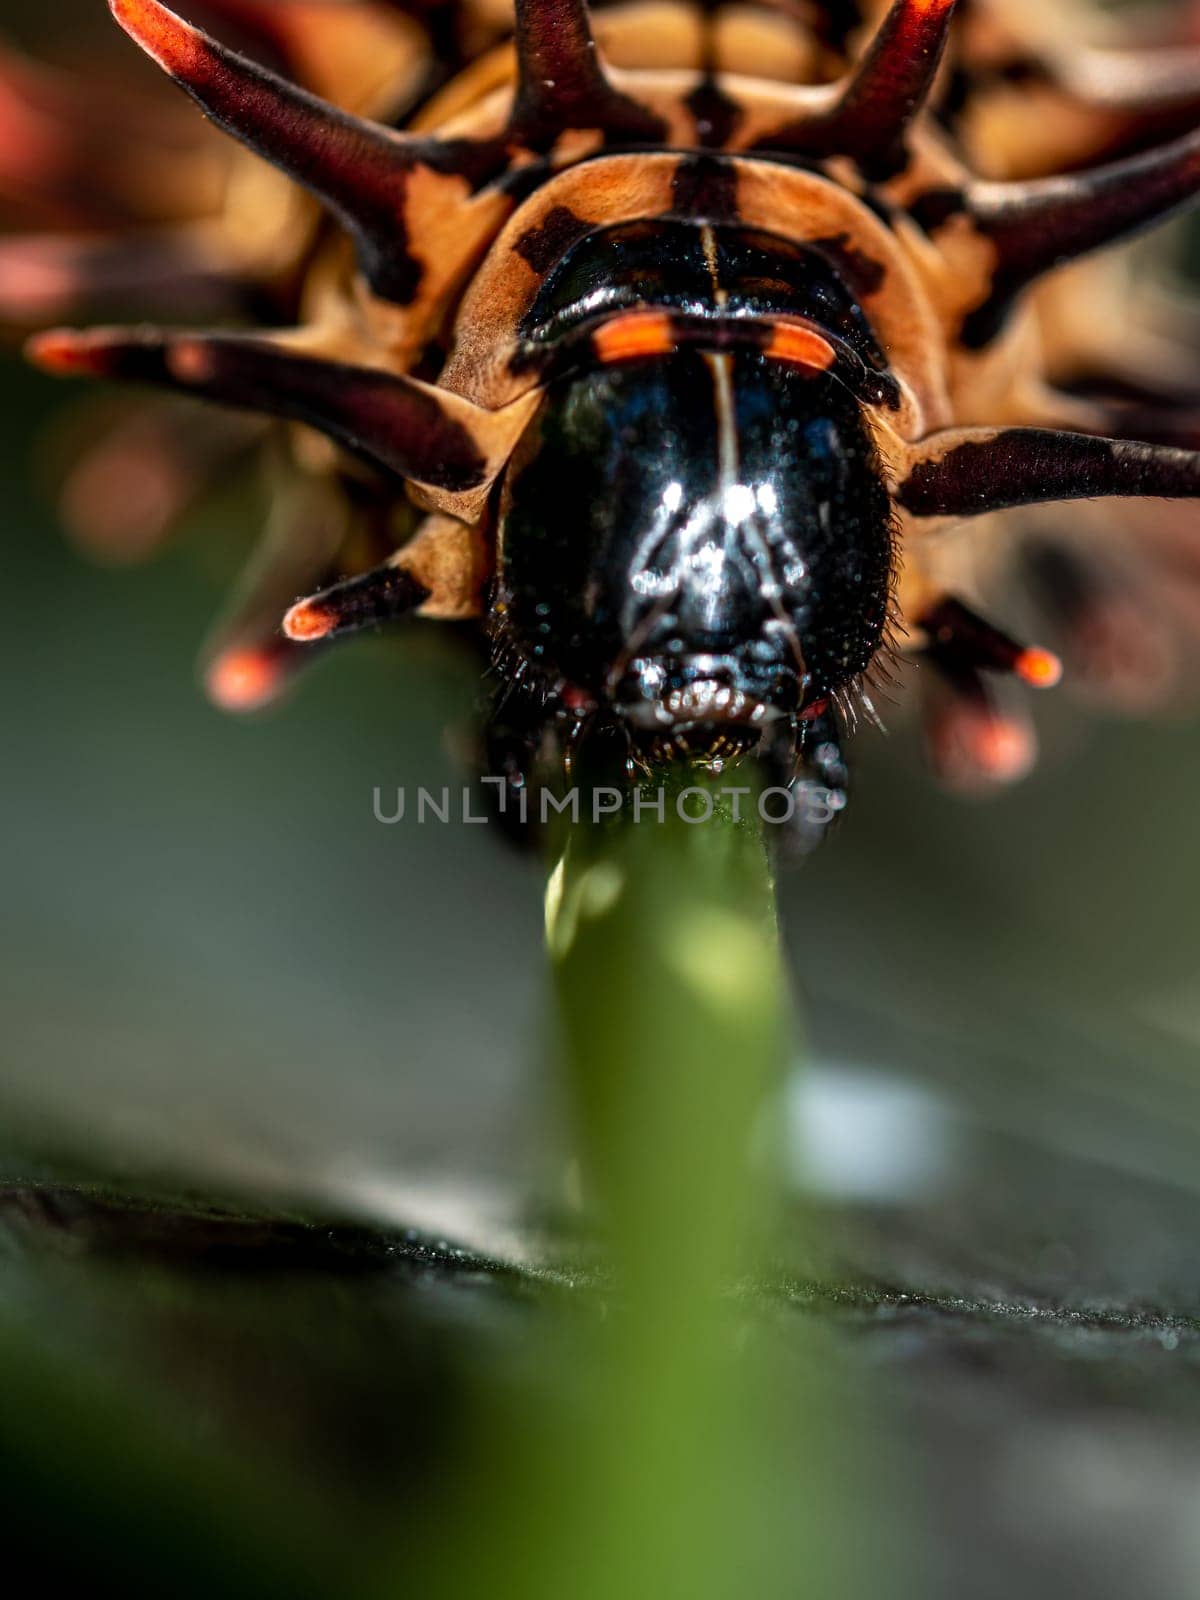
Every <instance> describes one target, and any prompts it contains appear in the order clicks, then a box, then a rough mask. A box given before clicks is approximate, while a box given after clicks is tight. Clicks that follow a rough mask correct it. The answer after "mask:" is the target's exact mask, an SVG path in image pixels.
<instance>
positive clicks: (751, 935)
mask: <svg viewBox="0 0 1200 1600" xmlns="http://www.w3.org/2000/svg"><path fill="white" fill-rule="evenodd" d="M748 781H749V780H748V779H746V778H744V777H738V778H726V779H723V780H722V779H715V778H708V779H704V780H701V779H698V778H697V777H696V776H695V775H694V774H691V773H686V772H685V773H671V774H668V775H665V777H664V780H663V785H662V786H663V788H664V789H665V791H666V803H665V806H664V808H663V809H664V819H663V820H662V821H661V822H660V821H658V820H657V819H656V818H654V816H653V815H652V813H650V812H649V811H647V810H644V811H643V813H642V817H641V820H640V821H635V820H633V818H632V817H631V815H630V814H629V813H628V812H627V813H626V814H624V815H623V816H622V817H621V818H620V820H618V821H615V822H613V823H609V824H608V825H587V824H583V825H579V826H577V827H575V828H574V829H573V830H572V831H571V833H570V836H569V838H568V839H567V840H566V843H565V847H564V849H563V851H562V854H561V857H560V859H559V860H558V862H557V864H556V865H555V867H554V870H553V873H552V875H551V879H550V886H549V893H548V907H547V937H548V948H549V953H550V958H551V962H552V968H553V974H554V984H555V991H556V995H557V1000H558V1008H559V1017H560V1025H561V1032H562V1053H563V1059H564V1064H565V1069H566V1074H567V1084H568V1089H569V1097H570V1104H571V1107H572V1111H573V1123H574V1130H575V1135H576V1138H577V1141H578V1148H579V1153H580V1158H581V1165H582V1170H583V1176H584V1188H585V1193H586V1194H587V1196H588V1199H589V1201H590V1204H591V1206H592V1207H593V1208H594V1212H595V1214H596V1216H597V1218H598V1220H599V1222H600V1225H601V1228H602V1230H603V1236H604V1241H605V1245H606V1248H607V1251H608V1258H609V1260H610V1262H611V1269H612V1273H613V1286H614V1299H615V1309H614V1314H613V1317H612V1319H611V1327H610V1330H609V1338H608V1341H607V1346H606V1348H605V1349H604V1350H603V1351H602V1352H601V1354H600V1359H599V1360H598V1363H597V1370H596V1374H595V1378H596V1381H597V1382H598V1384H599V1385H600V1386H601V1387H600V1391H599V1392H600V1394H601V1395H602V1397H603V1398H602V1401H601V1404H600V1406H599V1408H598V1414H599V1418H600V1420H599V1422H598V1424H597V1426H596V1428H595V1430H594V1432H593V1434H592V1436H591V1437H590V1438H588V1439H587V1440H586V1449H587V1451H588V1452H589V1453H590V1461H589V1463H588V1468H589V1471H588V1476H589V1478H590V1488H589V1492H588V1500H589V1501H590V1504H591V1516H590V1522H589V1525H588V1527H589V1529H590V1533H591V1538H590V1540H588V1541H587V1542H589V1543H590V1544H591V1546H592V1554H591V1556H590V1558H589V1560H588V1561H587V1562H584V1563H581V1577H580V1584H581V1590H577V1591H576V1592H582V1593H584V1594H588V1595H592V1594H594V1595H595V1596H596V1597H597V1600H599V1597H600V1596H611V1595H614V1594H622V1593H630V1594H646V1595H654V1596H656V1597H660V1600H661V1597H664V1596H675V1595H678V1596H680V1597H681V1600H682V1597H683V1596H687V1597H688V1600H705V1597H709V1596H711V1597H713V1600H716V1597H718V1596H726V1595H732V1594H734V1593H736V1592H742V1593H750V1592H755V1593H760V1594H763V1593H766V1592H768V1590H767V1588H765V1587H757V1588H756V1587H755V1585H753V1584H750V1585H749V1587H746V1585H747V1581H748V1577H749V1573H750V1570H751V1569H752V1568H754V1567H756V1566H757V1567H758V1568H759V1576H758V1580H757V1582H758V1583H759V1584H760V1585H767V1584H769V1583H770V1578H769V1574H768V1572H767V1570H765V1569H764V1565H763V1563H764V1560H765V1563H766V1567H768V1568H769V1566H770V1554H769V1550H768V1549H767V1548H766V1547H767V1546H768V1545H769V1543H770V1541H769V1539H765V1538H761V1537H760V1536H759V1534H756V1532H755V1529H756V1527H757V1526H758V1525H757V1522H756V1515H755V1512H756V1506H755V1500H756V1499H757V1497H758V1490H759V1489H761V1486H762V1481H763V1479H764V1477H765V1476H769V1475H770V1474H769V1471H767V1470H766V1463H765V1461H764V1460H763V1452H764V1451H765V1450H766V1448H767V1445H766V1437H767V1433H768V1431H769V1429H767V1427H766V1421H767V1419H766V1417H765V1415H764V1414H763V1411H762V1409H761V1407H760V1405H759V1402H760V1401H761V1400H762V1399H763V1398H764V1397H763V1394H762V1392H761V1391H762V1385H761V1383H756V1380H759V1379H761V1378H762V1376H763V1375H762V1374H761V1373H755V1372H754V1371H753V1370H752V1367H753V1363H752V1362H749V1361H741V1362H739V1361H738V1360H736V1359H734V1356H733V1350H734V1347H735V1345H736V1338H735V1334H736V1327H735V1321H736V1316H737V1312H736V1308H735V1303H734V1301H733V1299H732V1296H731V1290H732V1289H733V1287H734V1285H735V1284H736V1283H737V1281H738V1280H739V1279H743V1280H744V1279H745V1278H746V1277H747V1276H748V1275H749V1274H750V1273H752V1271H753V1268H754V1267H755V1266H756V1265H757V1264H758V1261H759V1259H760V1255H761V1252H762V1250H763V1247H764V1244H765V1242H766V1240H767V1237H768V1236H769V1233H770V1229H771V1224H772V1221H773V1202H774V1197H773V1194H772V1186H771V1183H770V1175H769V1171H768V1169H767V1164H766V1160H765V1151H764V1150H763V1149H762V1148H761V1145H762V1141H761V1139H756V1135H757V1134H758V1133H759V1132H760V1130H761V1129H762V1126H763V1121H764V1117H763V1113H764V1108H765V1106H766V1104H767V1101H768V1097H769V1095H770V1092H771V1090H772V1089H773V1088H775V1087H776V1085H777V1084H778V1083H779V1080H780V1077H781V1073H782V1070H783V1066H784V1064H785V1060H786V1052H787V1046H788V1042H789V1038H790V1032H791V1020H790V1014H789V1008H788V1002H787V986H786V982H785V979H784V973H783V963H782V960H781V955H780V949H779V939H778V930H777V925H776V915H775V900H774V885H773V881H772V875H771V869H770V863H769V861H768V857H767V851H766V847H765V842H764V838H763V831H764V830H763V827H762V825H761V823H760V821H759V818H758V813H757V806H756V798H757V797H756V794H746V795H742V796H740V797H739V800H738V809H739V810H740V813H741V818H740V820H735V815H734V803H733V801H732V799H731V798H730V797H729V796H728V795H726V794H722V793H721V792H720V791H721V790H722V789H723V788H725V787H726V786H728V785H730V784H734V783H740V784H743V785H744V784H746V783H747V782H748ZM685 789H690V790H692V791H693V792H692V793H691V794H689V795H687V796H686V797H685V802H684V803H685V805H686V806H687V808H688V809H689V810H690V812H691V814H692V815H693V816H700V815H704V814H705V813H707V812H708V811H709V809H710V805H711V816H710V817H708V819H707V820H704V821H699V822H695V821H687V820H684V818H683V817H682V816H681V814H680V810H679V806H678V803H677V802H678V799H679V796H680V793H681V791H683V790H685ZM658 792H660V791H659V787H658V780H657V779H656V781H655V785H654V789H653V791H652V793H653V794H657V793H658ZM756 1145H757V1146H758V1147H759V1148H758V1149H757V1151H756ZM758 1509H759V1510H761V1505H760V1506H759V1507H758ZM586 1531H587V1530H581V1532H586Z"/></svg>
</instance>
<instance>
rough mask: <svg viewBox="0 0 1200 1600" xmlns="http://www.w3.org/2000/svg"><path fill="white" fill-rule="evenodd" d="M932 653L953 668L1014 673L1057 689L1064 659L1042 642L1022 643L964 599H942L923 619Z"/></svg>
mask: <svg viewBox="0 0 1200 1600" xmlns="http://www.w3.org/2000/svg"><path fill="white" fill-rule="evenodd" d="M921 627H922V628H923V630H924V631H925V634H926V635H927V637H928V639H929V654H930V655H931V656H932V657H933V658H934V660H935V661H937V662H938V663H939V664H941V665H943V666H944V667H946V668H949V669H952V670H970V671H972V672H1002V673H1011V674H1012V675H1013V676H1014V677H1017V678H1020V680H1021V681H1022V683H1026V684H1028V685H1029V687H1030V688H1031V689H1053V688H1054V687H1055V686H1056V685H1057V684H1058V683H1059V682H1060V681H1061V679H1062V662H1061V661H1060V660H1059V659H1058V657H1057V656H1056V655H1055V654H1054V653H1053V651H1050V650H1045V649H1043V648H1042V647H1041V646H1030V645H1023V644H1019V643H1018V642H1017V641H1016V640H1015V639H1013V638H1010V637H1009V635H1008V634H1007V633H1005V632H1003V630H1002V629H1000V628H997V627H996V626H995V624H994V623H991V622H989V621H988V620H987V619H986V618H985V617H981V616H980V615H979V614H978V612H975V611H972V610H971V608H970V607H969V606H966V605H964V604H963V602H962V601H961V600H955V599H953V598H950V599H946V600H943V601H941V602H940V604H938V605H937V606H935V607H934V609H933V610H932V611H930V612H928V613H927V614H926V615H925V616H924V617H922V619H921Z"/></svg>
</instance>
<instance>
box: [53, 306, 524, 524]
mask: <svg viewBox="0 0 1200 1600" xmlns="http://www.w3.org/2000/svg"><path fill="white" fill-rule="evenodd" d="M28 353H29V356H30V359H31V360H32V361H33V362H34V363H35V364H36V365H38V366H40V367H42V368H43V370H45V371H47V372H51V373H54V374H58V375H80V376H88V377H101V378H118V379H128V380H130V381H133V382H137V383H152V384H161V385H165V386H167V387H169V388H173V389H179V390H182V391H184V392H186V393H189V394H195V395H199V396H201V397H203V398H204V399H207V400H214V401H217V402H219V403H221V404H224V405H228V406H233V407H236V408H238V409H241V410H249V411H259V412H265V413H266V414H267V415H269V416H276V417H283V418H286V419H287V420H288V421H291V422H303V423H307V424H308V425H309V426H310V427H313V428H316V429H318V430H319V431H320V432H322V433H326V434H328V435H329V436H330V438H332V439H335V440H336V441H337V442H338V443H339V444H341V445H343V446H344V447H345V448H346V449H347V450H350V451H351V452H353V453H354V454H356V455H358V456H360V457H362V458H363V459H365V460H367V461H368V462H370V463H371V464H372V465H373V466H375V467H378V468H381V469H382V470H383V471H385V472H389V473H393V474H397V475H398V476H400V477H403V478H409V479H412V480H414V481H415V482H418V483H423V484H427V485H429V486H430V487H432V488H437V489H447V490H451V491H454V492H459V491H463V490H468V489H474V488H478V487H479V486H481V485H483V484H485V483H486V482H487V481H488V479H489V475H490V474H491V473H492V471H493V468H492V467H491V465H490V463H489V459H488V453H487V443H488V440H487V436H486V435H487V430H488V428H489V426H490V425H492V424H493V423H494V419H495V418H496V417H497V416H499V415H501V414H499V413H492V412H486V411H481V410H480V409H479V408H478V407H477V406H474V405H472V404H470V402H469V401H466V400H462V399H460V397H459V396H457V395H454V394H451V393H449V392H448V391H446V390H444V389H437V388H435V387H433V386H432V385H431V384H427V383H421V382H419V381H418V380H417V379H415V378H408V377H403V376H399V375H395V374H392V373H387V372H379V371H375V370H373V369H369V368H365V367H353V366H346V365H343V364H342V363H340V362H336V361H326V360H322V359H319V358H316V357H313V356H308V355H301V354H296V353H294V352H293V351H291V350H289V349H287V348H286V346H285V345H284V344H282V343H280V342H275V341H273V340H271V339H264V338H253V337H250V336H240V335H236V334H208V335H204V334H191V333H173V332H169V331H166V330H164V329H155V328H148V329H127V328H92V329H87V330H85V331H82V332H74V331H71V330H64V329H58V330H54V331H51V332H48V333H44V334H39V335H37V336H36V337H35V338H33V339H32V340H31V341H30V343H29V346H28Z"/></svg>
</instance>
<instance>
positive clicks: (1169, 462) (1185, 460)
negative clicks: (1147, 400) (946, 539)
mask: <svg viewBox="0 0 1200 1600" xmlns="http://www.w3.org/2000/svg"><path fill="white" fill-rule="evenodd" d="M1107 497H1113V498H1121V499H1131V498H1137V497H1145V498H1150V499H1166V500H1189V499H1195V498H1197V497H1200V452H1196V451H1191V450H1176V449H1173V448H1171V447H1170V446H1168V445H1152V444H1140V443H1132V442H1130V441H1128V440H1124V439H1103V438H1097V437H1095V436H1093V435H1091V434H1082V433H1057V432H1055V431H1054V430H1053V429H1043V428H1005V429H994V428H951V429H947V430H946V431H945V432H944V433H937V434H933V435H931V436H930V437H929V438H928V439H926V440H923V441H922V442H921V443H920V444H919V445H916V446H914V447H913V450H912V453H911V456H910V464H909V473H908V477H907V478H906V479H905V481H904V482H903V483H901V484H900V486H899V488H898V489H897V490H896V500H897V502H898V503H899V505H901V506H902V507H903V508H904V510H906V511H908V512H910V513H911V514H912V515H913V516H917V517H976V516H982V515H983V514H984V513H986V512H989V511H1008V510H1011V509H1013V508H1014V507H1017V506H1033V505H1048V504H1051V503H1054V502H1056V501H1066V500H1092V499H1103V498H1107Z"/></svg>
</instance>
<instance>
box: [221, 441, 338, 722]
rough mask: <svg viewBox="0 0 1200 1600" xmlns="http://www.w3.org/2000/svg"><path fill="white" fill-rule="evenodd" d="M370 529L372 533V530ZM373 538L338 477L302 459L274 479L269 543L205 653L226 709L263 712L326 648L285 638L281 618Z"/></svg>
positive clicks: (247, 574)
mask: <svg viewBox="0 0 1200 1600" xmlns="http://www.w3.org/2000/svg"><path fill="white" fill-rule="evenodd" d="M364 536H366V537H364ZM364 543H366V544H367V545H368V547H369V544H370V540H369V534H368V530H367V528H366V526H365V525H364V516H363V511H362V509H360V508H356V507H355V506H353V505H352V504H351V503H350V501H349V500H348V499H347V498H346V496H345V494H344V493H343V492H342V490H341V488H340V487H339V485H338V483H337V480H336V479H335V478H333V477H331V476H329V475H327V474H324V473H319V474H318V473H307V472H302V471H300V470H299V469H297V468H296V467H295V466H294V465H291V466H289V467H288V468H287V469H286V470H284V471H282V472H281V473H280V475H279V477H278V479H277V481H276V483H275V485H274V494H273V497H272V501H271V511H270V516H269V519H268V522H267V528H266V532H265V534H264V537H263V539H262V542H261V543H260V545H259V546H258V548H257V549H256V550H255V552H254V554H253V555H252V556H251V558H250V562H249V564H248V566H247V568H246V571H245V572H244V573H243V575H242V578H241V580H240V582H239V584H238V587H237V593H236V595H235V597H234V599H233V601H232V604H231V605H230V607H229V610H228V611H227V612H226V613H225V614H224V615H223V616H222V617H221V618H220V619H219V620H218V622H217V624H216V627H215V628H214V630H213V634H212V636H211V638H210V639H209V640H208V641H207V642H206V644H205V646H204V649H203V652H202V656H201V662H202V666H201V671H202V674H203V679H204V683H205V687H206V689H207V691H208V695H209V698H210V699H211V700H213V701H214V702H215V704H217V705H218V706H219V707H220V708H221V709H222V710H223V711H233V712H246V711H256V710H258V709H259V708H260V707H263V706H265V705H267V704H269V703H270V702H271V701H272V700H275V699H277V698H278V697H279V696H280V695H281V694H282V693H283V691H284V690H285V689H286V688H287V687H288V686H289V685H290V684H291V682H292V681H293V679H294V678H295V677H296V676H297V675H298V674H299V673H300V672H301V671H303V670H306V669H307V668H308V667H310V666H311V665H312V664H313V662H314V661H315V660H316V659H317V658H319V657H320V655H321V654H322V653H323V652H322V651H320V650H315V651H314V650H306V649H304V648H303V647H302V646H301V645H298V644H296V643H295V642H294V641H292V640H290V639H286V638H283V637H281V635H280V630H279V618H280V615H281V613H282V611H283V609H284V607H285V606H287V605H288V603H289V602H290V601H291V599H292V598H293V596H294V595H295V594H296V593H297V592H298V591H302V590H304V589H305V588H310V587H315V586H316V585H317V584H319V583H324V582H327V581H328V580H329V578H330V576H331V575H332V574H333V573H334V572H337V571H338V570H339V568H340V569H341V570H343V571H345V570H347V558H348V555H349V558H350V559H354V558H355V556H356V555H357V556H358V559H360V560H362V559H370V558H369V557H364V556H363V555H358V552H359V551H360V549H361V547H362V546H363V544H364Z"/></svg>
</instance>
